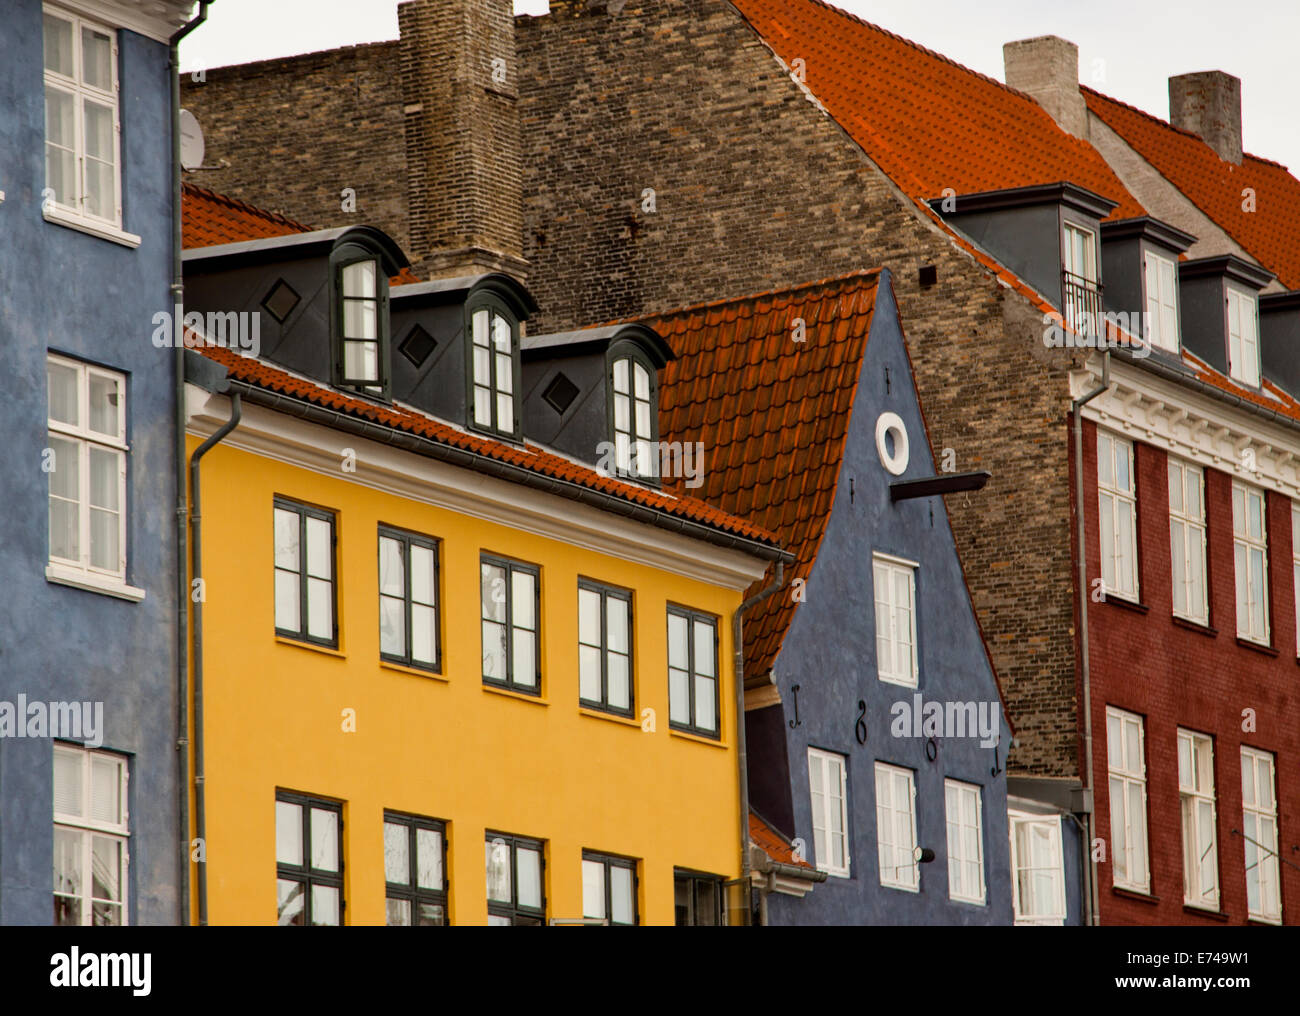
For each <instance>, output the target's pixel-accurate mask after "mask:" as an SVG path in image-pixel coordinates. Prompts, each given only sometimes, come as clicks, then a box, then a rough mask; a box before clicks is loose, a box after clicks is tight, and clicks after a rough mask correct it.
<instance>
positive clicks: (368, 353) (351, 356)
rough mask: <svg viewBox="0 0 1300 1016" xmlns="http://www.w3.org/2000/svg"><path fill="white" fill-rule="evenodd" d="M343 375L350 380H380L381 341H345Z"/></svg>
mask: <svg viewBox="0 0 1300 1016" xmlns="http://www.w3.org/2000/svg"><path fill="white" fill-rule="evenodd" d="M343 376H344V377H345V378H347V379H348V380H349V381H378V380H379V343H377V342H344V343H343Z"/></svg>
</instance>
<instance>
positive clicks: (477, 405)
mask: <svg viewBox="0 0 1300 1016" xmlns="http://www.w3.org/2000/svg"><path fill="white" fill-rule="evenodd" d="M474 422H475V423H477V424H479V425H480V426H483V427H490V426H491V425H492V392H491V390H490V389H488V388H482V387H475V389H474Z"/></svg>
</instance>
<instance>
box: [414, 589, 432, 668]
mask: <svg viewBox="0 0 1300 1016" xmlns="http://www.w3.org/2000/svg"><path fill="white" fill-rule="evenodd" d="M411 659H412V660H414V661H415V662H416V663H427V664H430V665H432V664H433V663H435V662H437V659H438V615H437V614H436V613H435V612H434V609H433V608H432V607H426V606H424V605H423V604H419V603H416V604H413V605H412V606H411Z"/></svg>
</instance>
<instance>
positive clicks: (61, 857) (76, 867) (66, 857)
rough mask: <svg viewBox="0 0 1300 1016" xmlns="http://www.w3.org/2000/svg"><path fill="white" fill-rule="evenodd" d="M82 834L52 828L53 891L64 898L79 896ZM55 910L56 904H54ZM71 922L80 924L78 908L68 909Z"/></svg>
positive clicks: (58, 827) (75, 905)
mask: <svg viewBox="0 0 1300 1016" xmlns="http://www.w3.org/2000/svg"><path fill="white" fill-rule="evenodd" d="M83 835H85V834H83V833H79V832H77V831H75V830H73V829H64V828H62V827H60V826H55V827H54V891H55V892H56V893H59V894H61V895H64V896H80V895H81V843H82V839H81V838H82V836H83ZM56 908H57V904H56ZM70 910H71V914H70V915H69V916H70V917H71V918H72V920H71V922H70V923H73V924H76V923H78V922H80V920H81V915H80V906H79V905H77V904H76V903H75V902H74V904H73V905H72V907H70Z"/></svg>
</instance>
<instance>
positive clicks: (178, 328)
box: [167, 0, 210, 926]
mask: <svg viewBox="0 0 1300 1016" xmlns="http://www.w3.org/2000/svg"><path fill="white" fill-rule="evenodd" d="M209 2H210V0H201V2H200V3H199V13H198V14H197V15H196V16H195V17H194V18H193V20H191V21H190V22H189V23H188V24H186V25H185V26H183V27H182V28H181V29H180V30H179V31H178V32H176V34H175V35H173V36H172V37H171V38H170V39H168V40H167V45H168V60H167V67H168V71H169V76H170V77H171V92H172V99H171V114H172V284H171V296H172V305H171V307H170V308H169V309H170V310H172V311H173V312H175V310H176V309H177V308H178V307H180V306H181V305H182V304H184V302H185V281H184V268H183V266H182V263H181V254H182V248H183V241H182V238H181V59H180V44H181V40H182V39H184V38H185V36H187V35H189V34H190V33H191V32H192V31H194V29H196V28H198V27H199V25H201V24H203V22H205V21H206V20H207V19H208V3H209ZM172 325H173V328H172V335H173V338H175V339H176V340H177V342H176V362H175V374H176V377H175V379H174V381H173V398H174V399H175V402H176V419H175V426H174V434H173V442H174V444H175V446H176V447H175V450H174V453H173V455H174V460H175V461H174V464H173V468H174V470H175V473H176V757H177V763H176V768H177V786H178V788H179V791H178V794H177V804H178V817H177V828H178V830H179V831H180V836H179V837H178V839H179V844H178V845H179V847H180V862H181V866H180V876H181V888H180V904H181V908H180V909H181V913H180V918H181V920H180V923H181V925H182V926H188V925H189V923H190V780H189V771H190V739H189V729H190V724H189V687H188V684H189V655H188V649H189V634H188V631H187V622H188V619H189V612H188V606H187V604H188V602H189V582H188V580H187V578H186V566H185V514H186V504H185V344H184V342H183V341H181V337H182V328H183V327H184V325H183V317H182V320H178V321H173V322H172Z"/></svg>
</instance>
